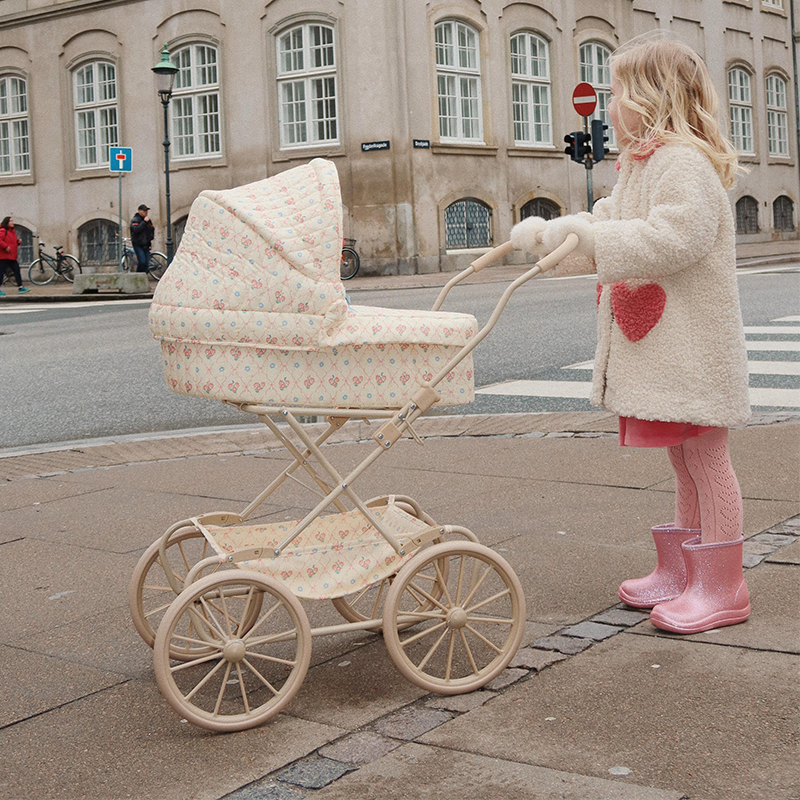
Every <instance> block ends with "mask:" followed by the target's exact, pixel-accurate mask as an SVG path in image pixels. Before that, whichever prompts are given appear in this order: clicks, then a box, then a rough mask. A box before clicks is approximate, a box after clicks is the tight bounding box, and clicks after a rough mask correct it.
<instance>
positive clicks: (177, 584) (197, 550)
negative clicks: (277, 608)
mask: <svg viewBox="0 0 800 800" xmlns="http://www.w3.org/2000/svg"><path fill="white" fill-rule="evenodd" d="M159 542H160V540H157V541H155V542H153V544H151V545H150V547H148V548H147V550H145V552H144V553H143V554H142V557H141V558H140V559H139V561H138V563H137V564H136V569H134V571H133V576H132V577H131V582H130V585H129V587H128V603H129V605H130V611H131V619H132V620H133V624H134V626H135V628H136V630H137V631H138V633H139V636H141V637H142V640H143V641H144V643H145V644H146V645H147V646H148V647H152V646H153V644H154V642H155V640H156V631H157V630H158V626H159V624H160V621H161V619H162V618H163V616H164V614H165V612H166V610H167V609H168V608H169V606H170V604H171V603H172V601H173V600H174V599H175V597H176V596H177V595H178V594H180V593H181V591H183V588H184V580H185V579H186V575H187V573H188V572H189V570H190V569H191V568H192V567H193V566H194V565H195V564H196V563H197V562H198V561H200V560H202V559H204V558H208V556H210V555H213V552H214V551H213V550H212V549H211V545H209V543H208V541H207V540H206V538H205V536H203V534H202V533H200V531H198V530H197V529H196V528H181V529H179V530H178V531H176V532H175V533H173V534H172V536H170V538H169V540H168V541H167V547H166V556H167V560H166V563H162V559H161V554H160V551H159ZM257 613H258V608H256V607H255V605H254V606H253V608H252V609H251V614H250V618H249V619H246V620H244V621H243V622H244V624H245V626H246V625H248V624H249V623H251V622H252V617H253V616H254V615H255V614H257ZM186 633H187V635H189V636H191V635H192V631H191V630H187V631H186ZM197 651H198V648H197V647H196V646H192V647H187V646H183V647H175V648H173V650H172V651H171V655H172V658H175V659H180V660H185V659H187V658H192V657H193V656H195V655H196V654H197Z"/></svg>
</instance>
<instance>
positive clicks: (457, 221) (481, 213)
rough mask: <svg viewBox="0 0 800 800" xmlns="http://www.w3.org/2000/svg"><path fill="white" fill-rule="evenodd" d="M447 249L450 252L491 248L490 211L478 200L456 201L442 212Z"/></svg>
mask: <svg viewBox="0 0 800 800" xmlns="http://www.w3.org/2000/svg"><path fill="white" fill-rule="evenodd" d="M444 227H445V238H446V242H447V248H448V249H452V250H463V249H471V248H476V247H491V246H492V210H491V209H490V208H489V206H487V205H486V204H485V203H482V202H481V201H480V200H473V199H471V198H465V199H463V200H456V202H455V203H452V204H451V205H449V206H448V207H447V208H446V209H445V212H444Z"/></svg>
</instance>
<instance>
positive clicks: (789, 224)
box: [772, 194, 794, 231]
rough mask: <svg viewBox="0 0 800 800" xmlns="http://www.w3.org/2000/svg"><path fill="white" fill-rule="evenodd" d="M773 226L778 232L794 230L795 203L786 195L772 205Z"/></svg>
mask: <svg viewBox="0 0 800 800" xmlns="http://www.w3.org/2000/svg"><path fill="white" fill-rule="evenodd" d="M772 225H773V227H774V228H775V230H776V231H793V230H794V203H793V202H792V200H791V198H789V197H787V196H786V195H785V194H782V195H781V196H780V197H778V198H776V199H775V202H774V203H773V204H772Z"/></svg>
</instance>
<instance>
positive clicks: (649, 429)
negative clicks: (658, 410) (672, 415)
mask: <svg viewBox="0 0 800 800" xmlns="http://www.w3.org/2000/svg"><path fill="white" fill-rule="evenodd" d="M713 430H715V428H714V427H708V426H704V425H694V424H692V423H691V422H662V421H661V420H657V419H655V420H654V419H636V417H620V418H619V443H620V446H622V447H675V446H676V445H679V444H683V443H684V442H685V441H686V440H687V439H691V438H693V437H694V436H700V435H701V434H703V433H706V432H707V431H713Z"/></svg>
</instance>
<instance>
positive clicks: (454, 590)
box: [383, 541, 525, 694]
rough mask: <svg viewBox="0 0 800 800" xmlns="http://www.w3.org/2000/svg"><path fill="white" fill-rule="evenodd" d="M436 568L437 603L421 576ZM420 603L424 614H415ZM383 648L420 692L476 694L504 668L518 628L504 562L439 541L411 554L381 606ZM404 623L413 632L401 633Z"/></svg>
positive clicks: (477, 547) (519, 615)
mask: <svg viewBox="0 0 800 800" xmlns="http://www.w3.org/2000/svg"><path fill="white" fill-rule="evenodd" d="M442 561H449V571H448V572H447V573H446V574H445V572H444V571H443V570H442V569H441V568H439V569H438V570H437V571H436V573H437V584H438V592H439V596H438V598H437V597H436V596H435V595H434V594H432V593H431V590H430V585H429V584H428V582H427V581H421V580H420V577H421V576H422V575H426V574H430V570H431V568H432V567H433V568H434V569H435V568H436V567H437V565H438V564H440V563H441V562H442ZM423 601H427V602H428V603H429V605H430V608H429V609H426V610H424V611H420V610H419V609H420V606H421V605H422V603H423ZM383 619H384V622H383V635H384V639H385V641H386V649H387V650H388V651H389V655H390V656H391V657H392V660H393V661H394V663H395V664H396V665H397V667H398V669H399V670H400V671H401V672H402V673H403V675H405V676H406V677H407V678H408V679H409V680H410V681H412V682H413V683H415V684H417V686H421V687H422V688H423V689H426V690H427V691H432V692H438V693H439V694H461V693H463V692H470V691H473V690H474V689H479V688H480V687H481V686H484V685H485V684H487V683H488V682H489V681H491V680H492V679H493V678H495V677H496V676H497V675H499V674H500V673H501V672H502V671H503V670H504V669H505V668H506V666H507V665H508V663H509V661H511V659H512V658H513V657H514V654H515V653H516V651H517V648H518V647H519V644H520V641H521V639H522V634H523V631H524V626H525V599H524V595H523V592H522V586H521V585H520V582H519V579H518V578H517V576H516V575H515V574H514V571H513V570H512V569H511V567H510V566H509V564H508V562H506V560H505V559H503V558H502V557H501V556H499V555H497V553H495V552H494V551H492V550H490V549H489V548H488V547H485V546H484V545H481V544H476V543H474V542H461V541H459V542H446V543H444V544H437V545H434V546H433V547H430V548H427V549H426V550H424V551H422V552H420V553H418V554H417V555H415V556H414V558H412V559H411V560H410V561H409V562H408V563H407V564H405V565H404V566H403V568H402V569H401V570H400V572H398V574H397V577H396V578H395V580H394V582H393V583H392V586H391V588H390V589H389V593H388V594H387V597H386V602H385V604H384V617H383ZM409 624H413V625H414V627H413V628H412V629H410V630H406V629H407V628H408V626H409Z"/></svg>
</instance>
